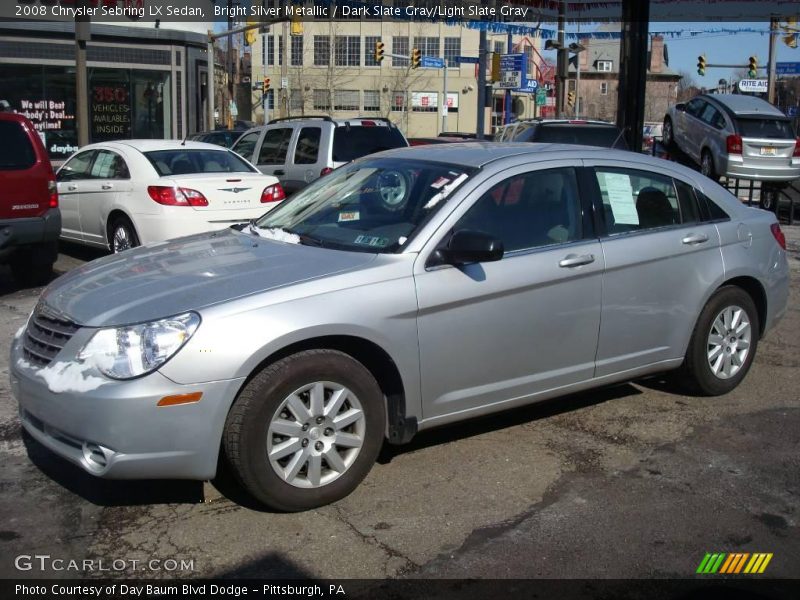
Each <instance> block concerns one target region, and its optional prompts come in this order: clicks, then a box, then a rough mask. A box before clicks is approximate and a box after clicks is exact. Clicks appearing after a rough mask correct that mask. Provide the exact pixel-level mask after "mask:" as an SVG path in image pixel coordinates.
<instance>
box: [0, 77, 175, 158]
mask: <svg viewBox="0 0 800 600" xmlns="http://www.w3.org/2000/svg"><path fill="white" fill-rule="evenodd" d="M88 78H89V141H90V142H91V143H94V142H103V141H111V140H119V139H131V138H148V139H166V138H170V137H171V136H172V110H173V108H172V96H171V92H170V90H171V85H170V74H169V73H164V72H161V71H146V70H134V69H99V68H92V67H90V68H89V70H88ZM0 100H6V101H8V102H9V104H10V105H11V108H12V110H15V111H17V112H19V113H22V114H24V115H25V116H26V117H28V118H29V119H30V120H31V121H32V122H33V124H34V126H35V127H36V129H37V130H38V131H39V132H40V135H41V136H42V138H43V140H44V143H45V147H46V148H47V151H48V153H49V154H50V158H51V160H56V161H58V160H64V159H65V158H67V157H68V156H69V155H70V154H72V153H73V152H75V151H76V150H77V149H78V134H77V127H76V118H75V68H74V67H51V66H36V65H6V64H0Z"/></svg>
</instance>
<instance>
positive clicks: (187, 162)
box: [144, 148, 258, 177]
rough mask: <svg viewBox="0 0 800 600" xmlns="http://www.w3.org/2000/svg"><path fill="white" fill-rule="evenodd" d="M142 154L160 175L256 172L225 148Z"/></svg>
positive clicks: (159, 151) (160, 151)
mask: <svg viewBox="0 0 800 600" xmlns="http://www.w3.org/2000/svg"><path fill="white" fill-rule="evenodd" d="M144 155H145V156H146V157H147V160H149V161H150V164H152V165H153V167H154V168H155V170H156V171H157V172H158V174H159V175H161V176H162V177H165V176H169V175H186V174H191V173H257V172H258V171H257V170H256V169H254V168H253V167H251V166H250V165H248V164H247V163H246V162H245V161H244V160H242V159H241V158H240V157H239V156H237V155H236V154H234V153H233V152H228V151H226V150H192V149H188V148H187V149H186V150H183V149H180V150H154V151H153V152H145V153H144Z"/></svg>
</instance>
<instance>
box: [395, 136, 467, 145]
mask: <svg viewBox="0 0 800 600" xmlns="http://www.w3.org/2000/svg"><path fill="white" fill-rule="evenodd" d="M468 141H473V142H474V141H475V140H470V139H469V138H464V137H444V136H441V135H440V136H438V137H417V138H408V145H409V146H427V145H428V144H458V143H461V142H468Z"/></svg>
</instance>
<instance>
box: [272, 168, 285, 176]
mask: <svg viewBox="0 0 800 600" xmlns="http://www.w3.org/2000/svg"><path fill="white" fill-rule="evenodd" d="M273 174H275V175H286V171H284V170H283V169H275V170H274V171H273Z"/></svg>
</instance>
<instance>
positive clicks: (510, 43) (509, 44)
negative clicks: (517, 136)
mask: <svg viewBox="0 0 800 600" xmlns="http://www.w3.org/2000/svg"><path fill="white" fill-rule="evenodd" d="M506 52H508V53H509V54H511V53H512V52H514V36H513V35H511V33H510V32H509V34H508V39H507V40H506ZM523 60H525V59H524V58H523ZM503 108H505V113H506V114H505V118H504V119H503V123H504V124H506V125H508V124H509V123H511V89H506V94H505V98H504V100H503Z"/></svg>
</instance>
